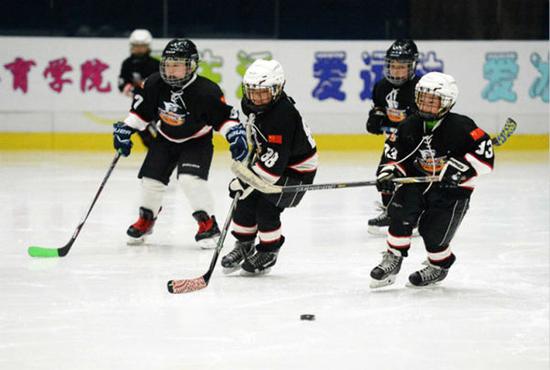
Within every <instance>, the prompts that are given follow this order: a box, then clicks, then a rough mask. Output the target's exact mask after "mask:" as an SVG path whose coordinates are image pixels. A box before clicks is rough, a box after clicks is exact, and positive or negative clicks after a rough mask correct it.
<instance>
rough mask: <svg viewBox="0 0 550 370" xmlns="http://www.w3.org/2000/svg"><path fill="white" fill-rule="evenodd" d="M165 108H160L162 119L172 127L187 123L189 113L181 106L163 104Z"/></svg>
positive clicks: (169, 103) (168, 103)
mask: <svg viewBox="0 0 550 370" xmlns="http://www.w3.org/2000/svg"><path fill="white" fill-rule="evenodd" d="M163 104H164V107H163V108H162V107H159V117H160V119H161V120H162V121H163V122H164V123H166V124H168V125H170V126H181V125H183V124H184V123H185V116H186V115H187V112H185V111H184V110H183V108H182V107H181V106H180V105H179V104H175V103H171V102H163Z"/></svg>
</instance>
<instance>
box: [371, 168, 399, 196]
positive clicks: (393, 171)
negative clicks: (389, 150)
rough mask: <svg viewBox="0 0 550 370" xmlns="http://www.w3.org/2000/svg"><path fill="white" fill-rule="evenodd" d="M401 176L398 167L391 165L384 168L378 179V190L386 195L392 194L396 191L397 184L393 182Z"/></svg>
mask: <svg viewBox="0 0 550 370" xmlns="http://www.w3.org/2000/svg"><path fill="white" fill-rule="evenodd" d="M399 176H401V172H399V170H398V169H397V166H395V165H393V164H390V165H386V166H384V167H382V169H381V170H380V172H379V173H378V176H377V177H376V189H378V191H379V192H381V193H384V194H391V193H393V191H394V190H395V183H394V182H393V181H392V180H393V179H395V178H396V177H399Z"/></svg>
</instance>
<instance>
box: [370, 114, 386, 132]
mask: <svg viewBox="0 0 550 370" xmlns="http://www.w3.org/2000/svg"><path fill="white" fill-rule="evenodd" d="M385 117H386V113H384V111H383V110H381V109H380V108H373V109H372V110H371V111H370V112H369V119H368V120H367V132H370V133H371V134H375V135H380V134H382V125H383V124H384V118H385Z"/></svg>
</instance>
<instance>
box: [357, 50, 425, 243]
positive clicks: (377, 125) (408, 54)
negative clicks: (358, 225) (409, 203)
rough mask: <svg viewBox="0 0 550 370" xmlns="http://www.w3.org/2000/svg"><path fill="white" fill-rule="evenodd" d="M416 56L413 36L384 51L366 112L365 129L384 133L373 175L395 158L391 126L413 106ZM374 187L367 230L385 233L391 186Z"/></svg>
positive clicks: (372, 132)
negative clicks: (374, 210) (377, 198)
mask: <svg viewBox="0 0 550 370" xmlns="http://www.w3.org/2000/svg"><path fill="white" fill-rule="evenodd" d="M417 60H418V48H417V47H416V44H415V43H414V41H413V40H408V39H400V40H397V41H395V42H394V43H393V44H392V45H391V46H390V48H389V49H388V50H387V51H386V58H385V64H384V78H383V79H382V80H380V81H378V82H377V83H376V84H375V85H374V89H373V92H372V100H373V103H374V106H373V108H372V109H371V110H370V112H369V118H368V120H367V131H368V132H370V133H371V134H375V135H380V134H384V135H385V136H386V140H385V142H384V151H383V152H382V157H381V158H380V165H379V166H378V168H377V171H376V174H377V175H378V174H379V173H380V169H381V168H382V167H383V166H384V164H386V163H388V162H389V161H392V160H395V148H394V142H395V130H396V129H397V127H398V125H399V123H400V122H402V121H403V120H404V119H405V118H407V116H409V115H410V114H411V113H412V112H413V110H414V109H415V104H414V87H415V86H416V83H417V82H418V80H419V79H420V77H418V76H416V75H415V71H416V62H417ZM377 188H378V191H379V192H380V195H381V197H382V207H381V208H382V213H381V214H380V215H379V216H377V217H375V218H373V219H370V220H369V221H368V231H369V232H370V233H372V234H382V233H383V234H385V232H386V230H387V227H388V226H389V217H388V214H387V212H386V207H387V206H388V203H389V202H390V200H391V197H392V195H393V191H394V186H393V184H392V183H391V182H390V183H386V184H384V186H382V185H381V186H378V187H377Z"/></svg>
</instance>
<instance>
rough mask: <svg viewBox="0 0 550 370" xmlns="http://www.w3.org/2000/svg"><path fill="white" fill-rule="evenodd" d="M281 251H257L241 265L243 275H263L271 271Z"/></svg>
mask: <svg viewBox="0 0 550 370" xmlns="http://www.w3.org/2000/svg"><path fill="white" fill-rule="evenodd" d="M278 254H279V252H256V254H254V255H253V256H252V257H250V258H245V261H244V262H243V264H242V265H241V268H242V270H241V275H248V276H250V275H263V274H267V273H269V271H271V267H272V266H273V265H275V263H276V262H277V255H278Z"/></svg>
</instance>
